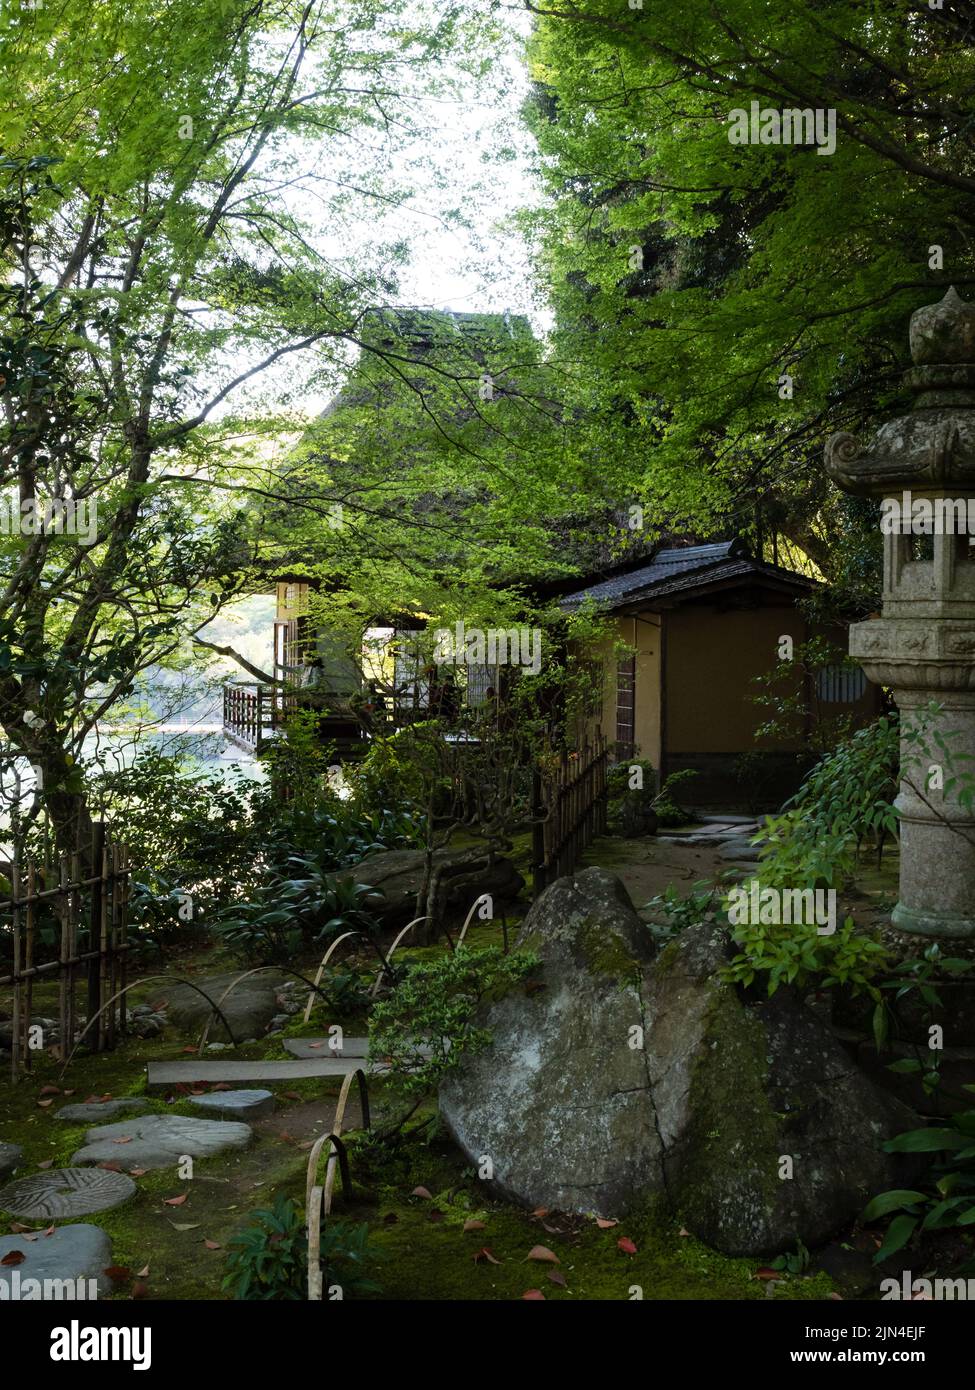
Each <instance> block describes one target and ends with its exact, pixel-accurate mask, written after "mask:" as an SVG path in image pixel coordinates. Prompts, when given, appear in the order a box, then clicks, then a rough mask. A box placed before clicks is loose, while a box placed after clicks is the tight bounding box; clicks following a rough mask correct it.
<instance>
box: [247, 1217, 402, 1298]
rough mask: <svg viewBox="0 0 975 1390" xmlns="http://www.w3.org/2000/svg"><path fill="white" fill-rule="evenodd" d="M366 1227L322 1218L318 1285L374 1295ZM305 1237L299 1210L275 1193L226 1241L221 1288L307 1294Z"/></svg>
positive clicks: (253, 1294) (260, 1294) (262, 1294)
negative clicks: (368, 1271)
mask: <svg viewBox="0 0 975 1390" xmlns="http://www.w3.org/2000/svg"><path fill="white" fill-rule="evenodd" d="M368 1241H369V1228H368V1226H367V1225H365V1224H362V1225H358V1226H353V1225H351V1224H349V1223H348V1222H345V1221H334V1220H328V1221H326V1222H325V1223H324V1224H323V1226H322V1230H321V1240H320V1263H321V1269H322V1286H323V1288H326V1289H327V1288H329V1287H331V1286H334V1285H339V1286H340V1287H341V1289H342V1294H343V1297H344V1296H345V1295H346V1294H356V1293H378V1292H379V1287H378V1285H377V1284H374V1283H373V1282H372V1280H371V1279H369V1278H368V1276H367V1275H366V1272H365V1270H366V1265H367V1263H368V1260H369V1259H370V1258H375V1254H374V1252H372V1251H369V1250H368ZM307 1284H308V1238H307V1235H306V1232H305V1229H304V1219H303V1216H302V1212H301V1208H300V1207H299V1206H298V1204H297V1202H295V1200H294V1199H293V1198H291V1197H285V1196H284V1194H283V1193H280V1192H279V1193H278V1194H277V1196H276V1197H275V1199H274V1205H273V1207H271V1208H269V1209H264V1210H261V1211H255V1212H254V1214H253V1217H252V1220H251V1223H250V1225H249V1226H247V1227H246V1228H245V1229H244V1230H243V1231H240V1232H239V1233H238V1234H237V1235H235V1236H234V1237H233V1238H232V1239H231V1240H230V1242H229V1244H228V1254H227V1273H226V1274H225V1276H224V1279H223V1284H222V1287H223V1288H224V1289H226V1290H228V1292H231V1293H232V1294H233V1296H234V1298H237V1299H246V1300H259V1301H268V1300H271V1299H274V1300H284V1301H290V1302H297V1301H299V1300H301V1299H305V1298H307V1296H308V1288H307Z"/></svg>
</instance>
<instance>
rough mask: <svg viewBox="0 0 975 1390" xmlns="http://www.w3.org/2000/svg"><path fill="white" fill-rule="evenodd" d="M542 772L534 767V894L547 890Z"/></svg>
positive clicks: (536, 895) (535, 895) (534, 895)
mask: <svg viewBox="0 0 975 1390" xmlns="http://www.w3.org/2000/svg"><path fill="white" fill-rule="evenodd" d="M544 814H545V807H544V805H543V803H542V774H541V773H540V772H539V770H538V768H537V767H535V768H532V896H533V897H535V898H537V897H538V895H539V894H540V893H542V892H544V890H545V822H544V821H543V820H542V817H543V816H544Z"/></svg>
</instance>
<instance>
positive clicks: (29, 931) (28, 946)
mask: <svg viewBox="0 0 975 1390" xmlns="http://www.w3.org/2000/svg"><path fill="white" fill-rule="evenodd" d="M36 891H37V873H36V870H35V868H34V865H33V864H28V866H27V924H26V932H25V936H26V940H25V943H24V969H25V970H26V972H27V990H26V999H25V1001H24V1004H25V1007H24V1067H25V1069H26V1070H27V1071H30V1069H31V1064H32V1062H33V1049H32V1047H31V1045H30V1021H31V1017H32V1015H33V1012H34V976H33V975H32V974H31V971H32V970H33V968H34V933H35V931H36V930H37V903H36V902H35V901H34V894H35V892H36Z"/></svg>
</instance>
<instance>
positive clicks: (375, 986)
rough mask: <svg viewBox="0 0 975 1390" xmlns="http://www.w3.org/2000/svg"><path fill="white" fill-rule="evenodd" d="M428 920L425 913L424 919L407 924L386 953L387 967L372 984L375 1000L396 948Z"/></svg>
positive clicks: (371, 991) (417, 919)
mask: <svg viewBox="0 0 975 1390" xmlns="http://www.w3.org/2000/svg"><path fill="white" fill-rule="evenodd" d="M426 920H427V918H426V913H424V915H423V916H422V917H414V918H413V921H412V922H407V924H406V926H405V927H404V928H403V930H402V931H401V932H399V933H397V936H396V940H395V941H394V942H393V944H392V946H390V948H389V950H388V951H387V952H386V965H384V966H383V967H382V969H381V970H380V972H379V974H378V975H377V976H376V978H375V980H374V981H373V983H372V988H371V989H370V991H369V993H370V994H371V995H372V997H373V998H374V999H375V997H376V995H377V994H378V993H379V986H380V985H381V984H382V982H383V979H384V978H385V975H386V966H387V965H389V962H390V961H391V960H392V959H393V952H394V951H395V950H396V947H397V946H398V945H399V944H400V942H401V941H402V940H403V937H404V936H405V935H406V933H407V932H408V931H412V930H413V928H414V927H417V926H419V924H420V923H421V922H425V921H426Z"/></svg>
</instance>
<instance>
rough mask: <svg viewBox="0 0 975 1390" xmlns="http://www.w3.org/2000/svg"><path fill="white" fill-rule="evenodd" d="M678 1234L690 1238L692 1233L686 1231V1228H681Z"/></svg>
mask: <svg viewBox="0 0 975 1390" xmlns="http://www.w3.org/2000/svg"><path fill="white" fill-rule="evenodd" d="M677 1234H678V1235H679V1236H689V1235H690V1231H686V1230H685V1229H684V1227H683V1226H681V1228H680V1230H679V1231H678V1232H677Z"/></svg>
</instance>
